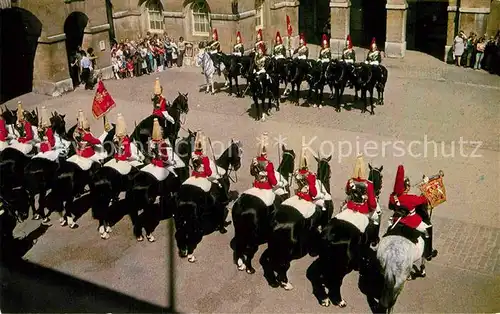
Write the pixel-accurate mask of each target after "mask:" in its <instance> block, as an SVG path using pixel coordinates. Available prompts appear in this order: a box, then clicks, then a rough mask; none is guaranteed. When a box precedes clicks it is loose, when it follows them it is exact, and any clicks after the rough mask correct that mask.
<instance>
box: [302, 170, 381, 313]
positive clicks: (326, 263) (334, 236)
mask: <svg viewBox="0 0 500 314" xmlns="http://www.w3.org/2000/svg"><path fill="white" fill-rule="evenodd" d="M369 168H370V175H369V178H368V180H370V181H371V182H373V188H374V190H375V195H376V197H377V198H378V196H379V194H380V191H381V189H382V179H383V176H382V170H383V166H381V167H380V168H372V166H371V165H369ZM341 213H342V212H341ZM339 215H340V214H339ZM336 217H337V216H336ZM336 217H334V218H333V219H331V220H330V222H329V223H328V225H327V226H326V228H324V230H323V232H322V234H321V240H320V247H319V258H318V259H316V260H315V261H314V262H313V263H312V264H311V266H310V267H309V269H308V270H307V277H308V279H309V280H310V281H311V283H312V286H313V293H314V295H315V296H316V298H317V299H318V301H319V302H320V304H321V305H322V306H329V305H330V304H331V303H333V304H335V305H338V306H340V307H345V306H347V303H346V302H345V301H344V300H343V299H342V296H341V293H340V288H341V286H342V281H343V279H344V277H345V276H346V275H347V274H349V273H350V272H351V271H352V270H360V271H361V270H362V269H363V267H365V268H366V267H368V265H370V263H369V262H368V261H367V257H368V256H370V254H369V250H371V249H370V248H369V243H368V242H369V239H368V238H367V237H366V236H364V234H363V232H362V231H361V230H360V229H359V227H358V226H356V224H355V223H351V222H348V221H346V220H344V219H338V218H336ZM366 219H368V218H366ZM360 225H361V224H360ZM325 288H326V289H328V294H327V293H326V291H325Z"/></svg>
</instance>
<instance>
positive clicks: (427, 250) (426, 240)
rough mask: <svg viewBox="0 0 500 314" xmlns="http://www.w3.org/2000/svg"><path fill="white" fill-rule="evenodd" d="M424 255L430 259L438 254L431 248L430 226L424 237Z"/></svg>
mask: <svg viewBox="0 0 500 314" xmlns="http://www.w3.org/2000/svg"><path fill="white" fill-rule="evenodd" d="M424 244H425V246H424V257H425V258H426V259H427V260H428V261H430V260H432V259H433V258H434V257H436V256H437V255H438V251H437V250H434V249H433V248H432V227H429V228H427V236H426V237H424Z"/></svg>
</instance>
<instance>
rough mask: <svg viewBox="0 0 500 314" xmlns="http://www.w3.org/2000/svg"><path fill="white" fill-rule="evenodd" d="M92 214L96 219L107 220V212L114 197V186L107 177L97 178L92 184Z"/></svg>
mask: <svg viewBox="0 0 500 314" xmlns="http://www.w3.org/2000/svg"><path fill="white" fill-rule="evenodd" d="M91 193H92V212H93V214H94V218H95V219H98V220H102V219H105V215H106V212H107V210H108V208H109V204H110V202H111V199H112V197H113V186H112V184H111V181H110V180H109V179H107V178H106V177H102V178H96V181H94V183H93V184H92V189H91Z"/></svg>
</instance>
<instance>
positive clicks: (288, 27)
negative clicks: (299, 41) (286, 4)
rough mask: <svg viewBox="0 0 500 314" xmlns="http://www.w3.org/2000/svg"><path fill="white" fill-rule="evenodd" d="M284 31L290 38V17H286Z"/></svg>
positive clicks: (291, 30)
mask: <svg viewBox="0 0 500 314" xmlns="http://www.w3.org/2000/svg"><path fill="white" fill-rule="evenodd" d="M286 31H287V32H288V36H292V32H293V29H292V23H291V22H290V17H289V16H288V15H287V16H286Z"/></svg>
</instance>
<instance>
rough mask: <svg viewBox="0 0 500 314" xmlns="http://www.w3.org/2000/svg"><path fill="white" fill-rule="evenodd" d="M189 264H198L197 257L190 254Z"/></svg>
mask: <svg viewBox="0 0 500 314" xmlns="http://www.w3.org/2000/svg"><path fill="white" fill-rule="evenodd" d="M188 262H190V263H194V262H196V257H194V255H192V254H189V255H188Z"/></svg>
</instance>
